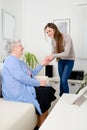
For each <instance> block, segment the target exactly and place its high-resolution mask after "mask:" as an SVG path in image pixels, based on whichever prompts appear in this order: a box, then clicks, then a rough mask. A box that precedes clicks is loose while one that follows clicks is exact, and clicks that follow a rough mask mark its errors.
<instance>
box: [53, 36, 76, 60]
mask: <svg viewBox="0 0 87 130" xmlns="http://www.w3.org/2000/svg"><path fill="white" fill-rule="evenodd" d="M63 45H64V52H61V53H54V52H55V51H54V50H55V48H56V43H55V41H54V40H52V54H53V56H54V58H60V59H67V60H75V53H74V49H73V42H72V39H71V37H70V36H69V35H67V34H63Z"/></svg>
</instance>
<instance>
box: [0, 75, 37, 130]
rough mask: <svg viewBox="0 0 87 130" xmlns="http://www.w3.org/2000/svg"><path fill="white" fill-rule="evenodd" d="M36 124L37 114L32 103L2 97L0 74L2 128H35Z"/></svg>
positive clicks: (0, 119)
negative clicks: (12, 100) (7, 99)
mask: <svg viewBox="0 0 87 130" xmlns="http://www.w3.org/2000/svg"><path fill="white" fill-rule="evenodd" d="M36 124H37V115H36V112H35V107H34V106H33V105H32V104H29V103H19V102H11V101H6V100H4V99H3V98H2V97H1V76H0V130H33V129H34V127H35V126H36Z"/></svg>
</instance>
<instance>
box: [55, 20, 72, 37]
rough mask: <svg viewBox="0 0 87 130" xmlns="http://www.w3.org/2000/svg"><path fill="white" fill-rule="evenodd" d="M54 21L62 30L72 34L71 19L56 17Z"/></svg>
mask: <svg viewBox="0 0 87 130" xmlns="http://www.w3.org/2000/svg"><path fill="white" fill-rule="evenodd" d="M53 23H54V24H56V25H57V27H58V29H59V31H60V32H62V33H66V34H70V19H54V20H53Z"/></svg>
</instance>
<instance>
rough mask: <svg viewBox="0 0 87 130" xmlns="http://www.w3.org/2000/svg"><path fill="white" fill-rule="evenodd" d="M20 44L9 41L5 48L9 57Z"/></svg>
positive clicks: (16, 41) (15, 41)
mask: <svg viewBox="0 0 87 130" xmlns="http://www.w3.org/2000/svg"><path fill="white" fill-rule="evenodd" d="M18 42H20V40H8V41H7V44H6V46H5V49H6V53H7V55H9V54H11V53H12V50H13V49H14V48H15V46H16V45H17V44H18Z"/></svg>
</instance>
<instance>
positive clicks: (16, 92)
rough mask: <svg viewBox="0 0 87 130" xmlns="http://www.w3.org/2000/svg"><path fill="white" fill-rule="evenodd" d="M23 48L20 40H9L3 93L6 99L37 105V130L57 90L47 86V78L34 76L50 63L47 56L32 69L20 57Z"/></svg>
mask: <svg viewBox="0 0 87 130" xmlns="http://www.w3.org/2000/svg"><path fill="white" fill-rule="evenodd" d="M23 49H24V48H23V46H22V44H21V42H20V41H8V42H7V45H6V51H7V54H8V55H7V57H6V59H5V61H4V63H3V68H2V95H3V97H4V99H6V100H10V101H17V102H27V103H32V104H33V105H34V106H35V109H36V113H37V114H38V122H37V127H36V128H35V130H36V129H38V128H39V127H40V125H41V124H42V122H43V121H44V120H45V118H46V117H47V115H48V109H49V108H50V105H51V102H52V101H54V100H55V99H56V97H55V96H54V93H55V90H54V89H53V88H52V87H51V86H46V81H45V80H41V81H39V80H37V79H36V78H35V77H34V76H36V75H37V74H38V73H39V72H40V70H41V69H42V68H43V66H44V65H47V64H48V60H47V58H45V59H44V60H43V61H42V63H41V64H39V65H38V66H37V67H36V68H35V69H33V70H32V69H31V68H29V67H28V66H27V65H26V64H25V63H24V62H23V61H22V60H20V59H19V58H20V57H21V55H22V54H23ZM45 86H46V87H45Z"/></svg>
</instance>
